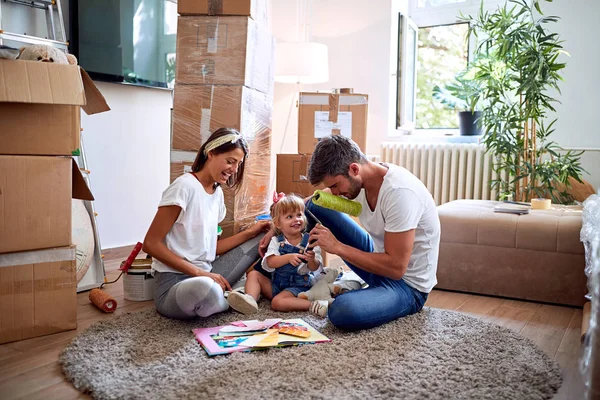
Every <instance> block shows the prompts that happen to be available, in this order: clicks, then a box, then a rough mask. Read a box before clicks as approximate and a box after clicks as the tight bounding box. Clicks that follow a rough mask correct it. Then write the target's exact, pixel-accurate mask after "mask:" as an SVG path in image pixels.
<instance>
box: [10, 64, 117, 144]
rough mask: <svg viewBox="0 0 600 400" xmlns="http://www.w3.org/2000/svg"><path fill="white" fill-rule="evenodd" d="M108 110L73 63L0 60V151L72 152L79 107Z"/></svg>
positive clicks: (86, 77) (76, 133)
mask: <svg viewBox="0 0 600 400" xmlns="http://www.w3.org/2000/svg"><path fill="white" fill-rule="evenodd" d="M79 107H82V108H83V109H84V111H85V112H86V113H87V114H96V113H100V112H104V111H108V110H110V108H109V107H108V105H107V104H106V101H105V100H104V97H103V96H102V94H101V93H100V91H99V90H98V88H96V86H95V85H94V82H93V81H92V80H91V78H90V77H89V76H88V74H87V73H86V72H85V71H84V70H83V69H81V68H79V67H78V66H77V65H63V64H53V63H43V62H37V61H19V60H3V59H0V154H38V155H71V152H72V151H74V150H77V149H78V148H79V132H80V111H79Z"/></svg>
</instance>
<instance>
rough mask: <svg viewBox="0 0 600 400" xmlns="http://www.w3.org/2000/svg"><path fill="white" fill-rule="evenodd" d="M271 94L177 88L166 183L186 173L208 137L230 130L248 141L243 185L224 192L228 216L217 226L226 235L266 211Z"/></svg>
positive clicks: (232, 88) (220, 88) (237, 88)
mask: <svg viewBox="0 0 600 400" xmlns="http://www.w3.org/2000/svg"><path fill="white" fill-rule="evenodd" d="M272 109H273V100H272V97H271V95H270V94H265V93H261V92H258V91H256V90H252V89H249V88H247V87H245V86H204V85H176V87H175V99H174V107H173V137H172V149H177V150H172V151H171V182H172V181H173V180H175V179H176V178H177V177H178V176H180V175H181V174H182V173H185V172H188V171H190V170H191V166H192V164H193V162H194V160H195V158H196V154H197V151H198V150H199V149H200V147H201V144H202V143H204V142H205V141H206V140H207V139H208V137H209V136H210V134H211V132H213V131H215V130H216V129H218V128H220V127H229V128H235V129H237V130H239V131H240V133H241V134H242V135H243V136H244V138H245V139H246V140H247V142H248V147H249V154H248V158H247V159H246V161H245V163H246V166H245V173H244V182H243V184H242V186H241V187H240V189H239V191H238V192H237V193H234V192H233V190H231V189H228V188H223V191H224V194H225V205H226V207H227V216H226V217H225V220H224V221H223V222H221V224H220V225H221V227H222V228H223V235H224V236H225V237H226V236H230V235H231V234H233V233H237V232H239V231H240V230H242V229H244V228H245V227H247V226H248V225H249V224H251V223H254V219H255V218H256V216H258V215H261V214H264V213H265V212H268V207H269V194H268V189H269V181H270V159H271V115H272Z"/></svg>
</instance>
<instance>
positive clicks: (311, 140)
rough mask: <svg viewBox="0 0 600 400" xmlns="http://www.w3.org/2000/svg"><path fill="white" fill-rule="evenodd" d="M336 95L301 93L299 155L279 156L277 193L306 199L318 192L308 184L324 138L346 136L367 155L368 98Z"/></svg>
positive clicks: (348, 92) (356, 95) (364, 96)
mask: <svg viewBox="0 0 600 400" xmlns="http://www.w3.org/2000/svg"><path fill="white" fill-rule="evenodd" d="M334 92H336V93H300V97H299V101H298V154H278V155H277V191H278V192H284V193H296V194H298V195H300V196H302V197H307V196H310V195H312V194H313V193H314V191H315V190H316V189H319V187H315V186H312V185H311V184H310V182H309V181H308V166H309V164H310V158H311V154H312V152H313V150H314V148H315V145H316V144H317V142H318V141H319V139H321V138H323V137H325V136H329V135H344V136H347V137H349V138H351V139H352V140H354V141H355V142H356V143H357V144H358V147H360V149H361V150H362V151H363V153H365V151H366V147H367V113H368V99H369V97H368V96H367V95H366V94H355V93H352V90H347V93H339V91H334ZM344 92H346V91H344Z"/></svg>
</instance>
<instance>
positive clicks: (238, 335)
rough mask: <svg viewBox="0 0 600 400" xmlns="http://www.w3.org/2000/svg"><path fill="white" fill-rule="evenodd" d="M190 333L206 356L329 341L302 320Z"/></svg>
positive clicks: (245, 323)
mask: <svg viewBox="0 0 600 400" xmlns="http://www.w3.org/2000/svg"><path fill="white" fill-rule="evenodd" d="M192 332H193V333H194V336H195V337H196V340H197V341H198V343H200V345H202V347H203V348H204V350H206V353H207V354H208V355H209V356H216V355H220V354H230V353H234V352H238V351H254V350H264V349H268V348H272V347H283V346H296V345H300V344H314V343H324V342H331V339H329V338H328V337H327V336H325V335H323V334H322V333H320V332H318V331H317V330H316V329H315V328H313V327H312V326H310V325H309V324H308V323H306V322H305V321H304V320H303V319H301V318H294V319H284V320H282V319H267V320H264V321H256V320H252V321H236V322H232V323H231V324H229V325H223V326H215V327H210V328H196V329H192Z"/></svg>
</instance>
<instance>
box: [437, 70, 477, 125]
mask: <svg viewBox="0 0 600 400" xmlns="http://www.w3.org/2000/svg"><path fill="white" fill-rule="evenodd" d="M473 74H474V70H472V69H468V68H467V69H466V70H464V71H462V72H459V73H458V74H456V75H455V76H454V81H452V82H450V83H448V84H446V85H444V86H443V87H440V86H438V85H435V86H434V87H433V98H435V99H437V100H439V101H440V102H441V103H442V104H443V105H445V106H446V107H448V108H450V109H452V110H454V111H456V112H457V113H458V127H459V131H460V135H461V136H479V135H481V126H480V124H479V122H478V120H479V118H480V117H481V111H475V106H476V104H477V102H478V98H479V95H480V93H481V86H480V85H479V82H477V81H474V80H473V79H472V77H473Z"/></svg>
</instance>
